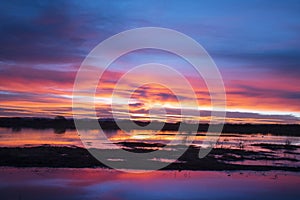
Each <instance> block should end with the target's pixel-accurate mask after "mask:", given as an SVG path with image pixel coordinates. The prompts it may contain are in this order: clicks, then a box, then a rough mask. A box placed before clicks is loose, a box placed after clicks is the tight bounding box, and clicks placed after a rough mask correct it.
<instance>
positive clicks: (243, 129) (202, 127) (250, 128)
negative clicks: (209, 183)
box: [0, 117, 300, 136]
mask: <svg viewBox="0 0 300 200" xmlns="http://www.w3.org/2000/svg"><path fill="white" fill-rule="evenodd" d="M98 122H99V124H100V125H101V128H102V129H105V130H117V129H119V126H118V125H117V123H116V122H115V121H114V120H112V119H108V120H107V119H106V120H103V119H99V120H98ZM119 123H120V124H123V127H126V126H127V125H128V123H129V122H128V121H126V120H124V121H119ZM135 123H136V124H137V125H139V126H140V128H141V129H144V128H143V127H145V126H147V125H148V124H149V122H140V121H135ZM78 124H80V125H81V127H80V128H83V129H98V128H99V127H98V126H94V123H93V121H92V120H91V119H82V120H78ZM153 124H154V125H153V126H151V129H154V130H155V129H156V128H157V129H160V130H162V131H178V130H181V131H195V130H198V132H207V131H208V128H209V125H208V124H186V123H164V124H162V123H159V122H156V123H153ZM218 126H219V125H211V127H210V128H211V129H210V130H212V131H214V130H215V128H216V127H218ZM0 127H5V128H12V129H15V130H20V129H22V128H34V129H54V130H55V131H56V132H64V131H65V130H67V129H75V128H78V127H75V124H74V120H73V119H66V118H64V117H56V118H54V119H51V118H18V117H15V118H0ZM127 127H130V125H129V126H127ZM160 127H162V129H161V128H160ZM129 129H130V128H129ZM135 129H137V128H136V127H135ZM222 133H241V134H256V133H261V134H268V133H271V134H274V135H286V136H300V124H224V126H223V129H222Z"/></svg>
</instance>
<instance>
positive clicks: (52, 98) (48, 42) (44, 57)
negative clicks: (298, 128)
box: [0, 0, 300, 123]
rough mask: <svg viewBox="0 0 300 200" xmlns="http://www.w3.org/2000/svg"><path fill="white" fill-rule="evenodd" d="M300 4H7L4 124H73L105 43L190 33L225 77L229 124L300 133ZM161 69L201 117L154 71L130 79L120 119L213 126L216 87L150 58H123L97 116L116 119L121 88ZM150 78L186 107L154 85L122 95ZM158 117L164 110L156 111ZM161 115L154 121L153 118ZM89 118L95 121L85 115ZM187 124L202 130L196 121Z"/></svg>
mask: <svg viewBox="0 0 300 200" xmlns="http://www.w3.org/2000/svg"><path fill="white" fill-rule="evenodd" d="M299 22H300V2H299V1H289V0H286V1H238V0H236V1H230V0H229V1H213V0H210V1H156V2H153V1H143V0H140V1H67V0H64V1H14V0H12V1H2V2H1V6H0V46H1V48H0V116H2V117H16V116H18V117H53V116H56V115H63V116H66V117H72V89H73V83H74V80H75V77H76V73H77V71H78V69H79V67H80V65H81V63H82V62H83V60H84V59H85V57H86V56H87V55H88V54H89V52H90V51H91V50H92V49H93V48H94V47H96V45H98V44H99V43H100V42H102V41H103V40H105V39H107V38H109V37H111V36H112V35H115V34H117V33H120V32H122V31H125V30H128V29H133V28H140V27H163V28H169V29H174V30H176V31H179V32H182V33H184V34H186V35H188V36H189V37H191V38H193V39H194V40H196V41H197V42H198V43H199V44H201V45H202V46H203V47H204V48H205V49H206V51H207V52H208V53H209V55H210V56H211V57H212V59H213V60H214V62H215V63H216V65H217V67H218V68H219V70H220V73H221V75H222V77H223V81H224V85H225V89H226V96H227V102H226V103H227V108H226V110H227V118H226V121H227V122H231V123H300V103H299V102H300V79H299V77H300V23H299ZM153 61H155V62H158V63H162V64H165V65H169V66H172V67H173V68H174V69H176V70H177V71H179V72H180V73H181V74H183V75H184V76H185V77H186V78H187V80H188V81H189V82H190V83H191V85H192V87H193V88H194V90H195V92H196V95H197V101H198V103H199V105H198V107H195V106H192V105H191V96H189V95H187V94H186V93H185V88H184V87H183V86H182V85H181V83H179V81H178V80H177V79H176V78H174V77H172V76H171V75H169V74H165V73H162V72H160V70H152V71H149V72H143V73H142V72H140V73H139V74H135V75H134V76H128V77H126V80H124V83H123V85H122V86H120V89H119V93H118V95H117V101H118V103H119V104H118V108H117V109H116V110H115V111H114V112H115V113H114V114H116V116H117V117H118V118H120V119H125V118H128V117H130V118H131V119H138V120H147V119H149V116H153V117H154V118H155V119H157V120H165V118H164V117H163V116H162V114H161V113H160V111H161V109H162V108H164V109H165V112H166V113H167V120H169V121H176V120H178V119H179V117H180V112H179V108H180V105H183V106H184V107H185V109H191V110H198V111H199V112H200V115H201V119H200V120H202V121H204V122H206V121H207V120H208V119H209V116H210V108H211V107H210V106H211V103H210V99H209V94H208V91H207V87H206V86H205V83H204V82H203V79H202V78H201V77H197V76H195V73H194V71H193V69H192V67H191V66H190V65H189V63H187V62H185V61H184V60H182V59H181V58H178V57H177V56H176V55H173V54H170V53H167V52H162V51H157V50H151V49H148V50H143V51H137V52H131V53H129V54H128V55H124V56H122V57H120V58H118V59H117V60H116V61H115V62H114V63H112V65H111V66H110V67H109V68H108V70H107V71H106V72H105V74H104V75H103V77H101V80H100V81H99V87H98V88H99V89H98V90H97V93H96V100H97V101H96V104H97V105H96V110H97V115H98V116H99V117H104V118H109V117H111V116H112V112H113V111H112V109H111V96H112V92H113V90H114V87H115V85H116V83H117V81H118V80H119V79H120V78H121V77H122V76H123V75H124V74H125V73H126V72H127V71H128V70H130V69H132V68H133V67H134V66H136V65H139V64H143V63H150V62H153ZM148 77H154V78H155V77H156V78H157V77H159V78H158V79H168V80H170V84H171V85H172V87H173V86H174V87H177V88H178V90H180V94H176V95H177V96H181V97H183V99H184V100H183V102H180V104H179V102H178V98H176V95H175V94H173V93H172V91H170V89H168V88H166V87H164V86H162V85H158V84H148V85H144V86H141V87H138V88H136V89H135V91H134V93H133V94H132V96H131V98H132V102H131V103H130V105H129V110H130V114H129V115H128V114H124V112H125V110H126V108H127V107H126V105H127V102H123V101H122V95H125V94H126V93H128V92H129V91H130V87H133V86H136V85H135V83H136V82H138V81H139V80H142V79H145V78H148ZM155 106H157V107H159V108H158V109H157V110H156V108H153V107H155ZM151 108H153V109H154V111H155V112H154V114H153V113H152V115H151V113H150V114H149V109H151ZM81 114H82V116H83V117H89V116H90V114H89V113H85V112H84V111H83V112H82V113H81ZM184 118H185V119H187V120H188V119H189V120H190V119H192V120H199V119H198V118H195V117H193V116H184Z"/></svg>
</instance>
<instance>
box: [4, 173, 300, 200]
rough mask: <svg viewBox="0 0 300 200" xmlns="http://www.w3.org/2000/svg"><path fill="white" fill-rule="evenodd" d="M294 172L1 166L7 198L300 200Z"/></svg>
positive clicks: (299, 182)
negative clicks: (22, 167)
mask: <svg viewBox="0 0 300 200" xmlns="http://www.w3.org/2000/svg"><path fill="white" fill-rule="evenodd" d="M299 184H300V174H299V173H291V172H276V173H274V172H248V171H244V172H233V173H227V172H211V171H206V172H201V171H200V172H199V171H197V172H191V171H182V172H176V171H156V172H151V173H145V174H128V173H123V172H118V171H114V170H105V169H47V168H26V169H19V168H0V194H1V199H4V200H6V199H10V200H14V199H16V200H19V199H45V200H46V199H63V200H64V199H143V200H152V199H180V200H181V199H187V200H189V199H191V200H192V199H207V200H209V199H251V200H252V199H272V200H277V199H288V200H289V199H299V195H300V191H299V188H298V187H299Z"/></svg>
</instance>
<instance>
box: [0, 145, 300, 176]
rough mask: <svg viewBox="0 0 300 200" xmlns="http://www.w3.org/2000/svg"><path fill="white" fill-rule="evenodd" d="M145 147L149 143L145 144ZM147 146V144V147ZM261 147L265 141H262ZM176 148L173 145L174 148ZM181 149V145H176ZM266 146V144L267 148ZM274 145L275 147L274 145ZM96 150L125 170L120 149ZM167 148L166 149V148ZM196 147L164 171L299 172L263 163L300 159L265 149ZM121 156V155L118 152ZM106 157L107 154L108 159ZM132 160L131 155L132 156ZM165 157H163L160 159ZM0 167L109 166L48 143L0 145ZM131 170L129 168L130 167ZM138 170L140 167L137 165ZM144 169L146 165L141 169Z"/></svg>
mask: <svg viewBox="0 0 300 200" xmlns="http://www.w3.org/2000/svg"><path fill="white" fill-rule="evenodd" d="M119 144H120V145H121V146H123V149H125V150H127V151H131V152H138V153H144V152H149V151H153V150H151V149H143V148H140V147H144V146H145V144H143V143H135V142H122V143H119ZM147 145H148V146H149V145H150V144H147ZM147 145H146V146H147ZM261 145H262V146H264V144H261ZM160 146H161V145H160V144H151V147H160ZM175 148H176V147H175ZM178 148H180V147H178ZM267 148H268V147H267ZM273 148H274V147H273ZM284 148H286V150H287V151H290V150H293V149H297V148H299V147H298V146H286V147H284ZM95 150H97V151H99V153H100V154H101V155H102V154H105V155H111V158H113V159H116V160H115V161H111V162H118V165H119V166H120V169H126V168H127V164H126V162H127V161H128V158H122V157H116V156H118V155H119V154H118V152H117V151H119V150H116V149H94V151H95ZM165 151H167V150H165ZM172 152H174V151H168V152H165V154H164V155H167V159H168V158H172ZM198 153H199V147H196V146H193V145H192V146H190V147H189V148H188V149H187V151H186V152H185V153H184V154H183V155H182V156H181V157H180V158H179V159H178V162H174V163H171V164H169V165H168V166H167V167H165V168H163V170H179V171H181V170H253V171H268V170H283V171H297V172H299V171H300V168H299V167H293V166H280V165H265V164H264V163H265V162H266V161H289V162H299V160H297V159H293V158H279V157H276V156H271V154H269V153H266V152H256V151H246V150H243V149H223V148H215V149H213V150H212V151H211V152H210V153H209V154H208V155H207V156H206V157H205V158H202V159H199V158H198ZM120 155H121V154H120ZM107 159H109V157H108V158H107ZM133 159H134V158H133ZM162 159H164V158H162ZM249 160H256V161H257V160H261V164H257V165H249V164H247V162H246V163H245V164H235V162H236V161H249ZM144 162H147V165H143V166H153V165H155V163H156V162H160V161H159V160H157V159H156V160H149V159H147V160H144ZM0 166H13V167H55V168H94V167H101V168H109V167H107V166H106V165H104V164H103V163H101V162H100V161H98V160H97V159H95V158H94V157H93V156H92V155H91V154H90V153H89V151H88V150H87V149H84V148H80V147H76V146H73V147H53V146H49V145H44V146H37V147H2V148H0ZM131 169H132V168H131ZM136 169H140V168H136ZM143 170H147V168H145V169H143Z"/></svg>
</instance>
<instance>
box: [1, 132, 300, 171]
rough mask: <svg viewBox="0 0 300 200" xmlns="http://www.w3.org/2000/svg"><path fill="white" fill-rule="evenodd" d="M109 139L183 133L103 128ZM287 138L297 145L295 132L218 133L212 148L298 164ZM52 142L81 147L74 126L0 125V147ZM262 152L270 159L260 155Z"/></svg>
mask: <svg viewBox="0 0 300 200" xmlns="http://www.w3.org/2000/svg"><path fill="white" fill-rule="evenodd" d="M86 132H87V134H88V136H89V137H88V138H87V139H86V140H85V141H84V142H85V146H86V147H95V148H102V149H106V148H111V146H110V145H109V144H107V145H102V146H99V145H98V141H99V140H103V139H104V138H99V133H98V131H97V130H87V131H86ZM105 133H106V136H107V138H108V139H109V141H107V143H118V142H124V141H125V142H140V143H142V144H143V143H159V144H167V143H168V142H170V141H173V140H175V142H174V144H175V145H176V144H180V143H181V140H184V139H186V138H187V137H189V136H187V135H186V133H184V132H183V133H181V135H180V136H179V137H178V136H176V134H177V132H174V131H160V132H155V131H150V130H133V131H130V132H124V131H121V130H114V131H106V132H105ZM205 137H206V136H205V135H204V134H199V135H197V136H196V137H195V138H194V139H195V140H194V143H193V144H194V145H195V146H200V147H203V145H202V141H203V140H204V139H205ZM287 141H289V143H290V144H292V145H294V146H295V147H300V137H295V136H277V135H271V134H268V135H266V134H221V136H220V138H219V140H218V142H217V144H216V145H215V148H221V149H240V150H244V151H253V152H258V153H260V154H262V156H260V158H259V159H257V158H258V157H257V156H256V157H253V156H252V157H246V156H245V158H244V159H243V160H235V161H234V160H232V161H229V162H230V163H234V164H246V165H265V166H291V167H300V162H299V161H300V148H295V149H286V148H284V145H286V143H287ZM45 144H46V145H53V146H78V147H84V145H83V143H82V142H81V140H80V136H79V135H78V133H77V131H76V130H67V131H66V132H64V133H57V132H55V131H53V130H52V129H46V130H37V129H21V130H18V131H14V130H12V129H6V128H0V147H30V146H39V145H45ZM260 144H273V145H281V146H283V148H277V147H276V148H273V149H270V148H266V147H264V146H262V145H260ZM142 148H144V149H153V150H157V149H160V147H157V146H156V147H155V146H154V147H153V146H147V147H145V146H144V147H142ZM263 156H266V157H268V158H271V159H264V158H262V157H263ZM225 162H228V161H225Z"/></svg>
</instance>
